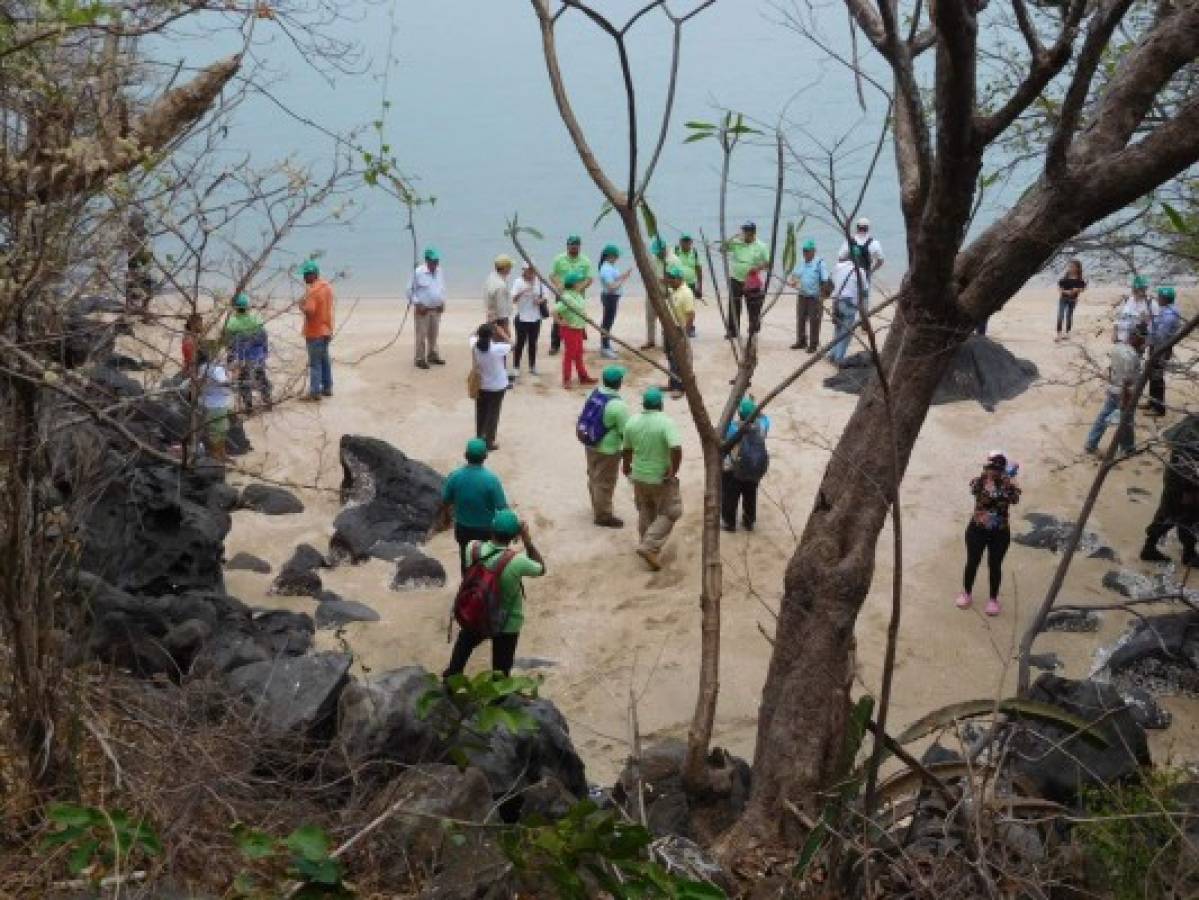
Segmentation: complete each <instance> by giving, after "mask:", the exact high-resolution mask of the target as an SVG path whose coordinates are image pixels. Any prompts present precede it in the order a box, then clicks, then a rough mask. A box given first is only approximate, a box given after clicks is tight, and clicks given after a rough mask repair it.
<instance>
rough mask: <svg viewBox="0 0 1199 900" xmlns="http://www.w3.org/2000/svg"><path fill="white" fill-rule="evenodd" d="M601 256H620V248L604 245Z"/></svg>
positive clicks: (613, 245)
mask: <svg viewBox="0 0 1199 900" xmlns="http://www.w3.org/2000/svg"><path fill="white" fill-rule="evenodd" d="M602 255H603V256H620V248H619V247H617V246H616V245H615V244H604V252H603V254H602Z"/></svg>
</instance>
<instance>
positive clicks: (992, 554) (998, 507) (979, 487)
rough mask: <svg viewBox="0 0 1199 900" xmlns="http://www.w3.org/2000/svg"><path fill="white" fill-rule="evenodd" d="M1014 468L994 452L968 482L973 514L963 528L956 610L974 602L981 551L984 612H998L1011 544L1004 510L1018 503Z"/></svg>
mask: <svg viewBox="0 0 1199 900" xmlns="http://www.w3.org/2000/svg"><path fill="white" fill-rule="evenodd" d="M1018 468H1019V467H1018V466H1014V465H1013V466H1010V467H1009V466H1008V461H1007V457H1006V456H1004V454H1003V453H1001V452H1000V451H998V450H996V451H993V452H992V453H991V454H990V455H989V456H988V457H987V463H986V465H985V466H984V467H983V471H982V474H981V475H979V476H978V477H977V478H974V479H972V480H971V482H970V493H971V494H973V495H974V514H973V515H972V516H971V517H970V524H969V525H967V526H966V571H965V574H964V576H963V578H962V593H960V594H959V595H958V599H957V607H958V609H969V608H970V604H972V603H973V602H974V598H973V597H972V596H971V592H972V591H973V590H974V576H975V575H977V574H978V567H979V564H981V563H982V558H983V552H984V551H985V552H986V554H987V571H988V574H989V575H990V588H991V593H990V599H988V600H987V606H986V610H985V611H986V613H987V615H988V616H997V615H999V613H1000V606H999V584H1000V582H1001V580H1002V578H1003V572H1002V566H1003V558H1004V556H1005V555H1006V554H1007V549H1008V546H1009V545H1010V544H1011V542H1012V532H1011V529H1010V528H1009V527H1008V508H1009V507H1010V506H1011V505H1012V504H1013V503H1019V502H1020V487H1019V486H1018V485H1017V484H1016V482H1015V480H1014V479H1015V477H1016V473H1017V471H1018Z"/></svg>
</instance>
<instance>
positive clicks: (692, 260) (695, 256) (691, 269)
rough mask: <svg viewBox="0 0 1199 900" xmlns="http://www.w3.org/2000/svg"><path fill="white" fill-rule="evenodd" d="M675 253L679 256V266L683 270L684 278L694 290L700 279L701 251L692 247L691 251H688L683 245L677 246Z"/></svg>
mask: <svg viewBox="0 0 1199 900" xmlns="http://www.w3.org/2000/svg"><path fill="white" fill-rule="evenodd" d="M674 255H675V256H677V257H678V258H679V268H680V269H682V270H683V280H684V281H685V282H687V285H688V287H690V288H691V289H692V290H694V289H695V285H696V282H697V281H698V279H699V251H698V250H696V249H695V248H694V247H692V248H691V252H690V253H688V252H687V251H686V250H684V249H682V248H681V247H675V248H674Z"/></svg>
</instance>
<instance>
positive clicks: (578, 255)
mask: <svg viewBox="0 0 1199 900" xmlns="http://www.w3.org/2000/svg"><path fill="white" fill-rule="evenodd" d="M582 251H583V239H582V238H581V237H579V236H578V235H577V234H572V235H570V237H568V238H567V239H566V252H565V253H559V254H558V255H557V256H555V257H554V264H553V266H551V267H550V281H551V282H553V284H554V287H555V288H556V289H557V290H558V291H559V292H561V291H562V290H564V289H565V288H566V276H567V275H569V274H572V273H573V274H575V275H578V276H579V278H578V280H577V281H576V282H575V284H574V288H575V290H576V291H578V293H579V296H580V297H583V298H586V295H587V288H588V286H589V285H590V284H591V280H592V279H593V278H594V277H595V269H593V268H592V266H591V260H589V259H588V258H587V257H586V256H584V255H583V252H582ZM561 349H562V329H561V326H559V324H558V323H557V322H554V326H553V327H552V328H551V329H550V356H554V355H556V354H557V353H558V351H559V350H561Z"/></svg>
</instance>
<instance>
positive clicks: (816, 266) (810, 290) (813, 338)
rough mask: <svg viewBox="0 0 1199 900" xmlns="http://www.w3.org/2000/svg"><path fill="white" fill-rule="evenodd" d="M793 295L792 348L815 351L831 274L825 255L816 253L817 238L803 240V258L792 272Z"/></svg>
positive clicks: (818, 341)
mask: <svg viewBox="0 0 1199 900" xmlns="http://www.w3.org/2000/svg"><path fill="white" fill-rule="evenodd" d="M790 280H791V286H792V287H793V288H795V289H796V295H795V343H794V344H792V345H791V349H792V350H807V351H808V352H809V353H815V352H816V351H817V349H819V347H820V317H821V315H822V314H823V312H824V310H823V308H822V307H821V304H822V303H823V302H824V298H825V297H827V296H829V294H831V293H832V289H833V276H832V275H830V274H829V270H828V266H826V265H825V264H824V257H822V256H817V255H816V242H815V241H814V240H812V239H811V238H808V239H807V240H806V241H804V242H803V259H802V260H801V261H800V262H799V263H798V264H797V265H796V266H795V270H794V271H793V272H792V273H791V279H790Z"/></svg>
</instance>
